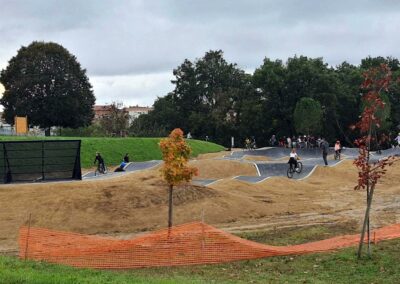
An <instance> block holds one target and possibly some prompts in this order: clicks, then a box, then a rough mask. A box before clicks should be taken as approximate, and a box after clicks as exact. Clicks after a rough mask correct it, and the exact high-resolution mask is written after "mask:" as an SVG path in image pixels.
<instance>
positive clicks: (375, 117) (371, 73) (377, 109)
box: [354, 64, 400, 258]
mask: <svg viewBox="0 0 400 284" xmlns="http://www.w3.org/2000/svg"><path fill="white" fill-rule="evenodd" d="M391 76H392V73H391V71H390V68H389V67H388V66H387V65H386V64H381V65H380V66H379V67H371V68H370V69H369V70H368V71H367V72H365V73H364V82H363V84H362V88H363V89H364V90H366V93H365V94H364V95H363V97H362V102H363V105H364V106H365V107H364V109H363V112H362V114H361V118H360V120H359V121H358V122H357V123H356V124H355V126H354V128H357V129H358V130H359V131H360V133H361V135H362V136H361V137H360V138H358V139H357V140H356V142H355V143H356V145H357V146H358V147H359V148H360V155H359V156H358V158H357V159H356V160H355V161H354V164H355V165H356V166H357V168H358V184H357V186H355V189H356V190H360V189H365V190H366V194H367V206H366V210H365V216H364V222H363V226H362V231H361V238H360V243H359V248H358V258H360V257H361V253H362V248H363V243H364V237H365V233H366V232H367V242H368V255H369V254H370V210H371V205H372V198H373V195H374V190H375V186H376V184H377V183H378V181H379V179H380V178H381V177H382V176H383V175H384V174H385V173H386V167H387V166H390V165H392V164H393V163H394V162H395V161H399V160H400V159H399V158H396V157H388V158H384V159H381V160H379V161H377V162H375V163H371V161H370V150H371V143H372V142H373V140H374V136H373V135H372V130H373V127H376V128H380V127H381V123H382V117H381V116H380V115H379V113H384V112H385V107H386V104H385V102H384V100H383V97H382V92H383V91H385V90H388V87H389V86H390V82H391V81H392V77H391Z"/></svg>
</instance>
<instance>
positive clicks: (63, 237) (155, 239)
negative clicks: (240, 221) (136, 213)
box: [19, 222, 400, 269]
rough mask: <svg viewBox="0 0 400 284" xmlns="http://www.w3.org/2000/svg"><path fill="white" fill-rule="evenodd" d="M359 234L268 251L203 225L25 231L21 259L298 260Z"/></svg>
mask: <svg viewBox="0 0 400 284" xmlns="http://www.w3.org/2000/svg"><path fill="white" fill-rule="evenodd" d="M372 236H373V239H374V241H375V242H377V241H380V240H387V239H393V238H398V237H400V224H396V225H391V226H387V227H383V228H380V229H377V230H375V231H374V232H373V234H372ZM358 241H359V235H346V236H339V237H335V238H331V239H327V240H322V241H317V242H311V243H306V244H301V245H294V246H282V247H279V246H269V245H264V244H260V243H255V242H252V241H248V240H244V239H241V238H239V237H236V236H234V235H231V234H229V233H226V232H224V231H222V230H219V229H216V228H214V227H212V226H210V225H207V224H204V223H200V222H198V223H189V224H185V225H180V226H175V227H172V228H171V229H170V230H168V229H164V230H160V231H157V232H154V233H149V234H147V235H143V236H140V237H136V238H134V239H131V240H119V239H115V238H106V237H98V236H90V235H82V234H75V233H69V232H60V231H53V230H48V229H43V228H32V227H31V228H28V227H21V229H20V234H19V247H20V252H19V255H20V257H21V258H25V259H34V260H45V261H49V262H55V263H62V264H66V265H71V266H75V267H88V268H101V269H106V268H110V269H127V268H139V267H155V266H176V265H192V264H208V263H223V262H230V261H237V260H245V259H256V258H263V257H269V256H277V255H291V254H293V255H298V254H305V253H312V252H322V251H329V250H334V249H338V248H343V247H349V246H353V245H356V244H357V243H358Z"/></svg>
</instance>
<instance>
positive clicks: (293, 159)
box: [288, 148, 300, 170]
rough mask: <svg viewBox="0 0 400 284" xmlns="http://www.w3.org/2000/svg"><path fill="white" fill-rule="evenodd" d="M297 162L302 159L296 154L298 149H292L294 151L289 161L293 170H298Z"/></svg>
mask: <svg viewBox="0 0 400 284" xmlns="http://www.w3.org/2000/svg"><path fill="white" fill-rule="evenodd" d="M297 160H300V158H299V156H298V155H297V153H296V148H292V151H291V152H290V155H289V161H288V164H289V165H290V169H291V170H295V169H297ZM293 166H294V168H293Z"/></svg>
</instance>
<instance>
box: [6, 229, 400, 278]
mask: <svg viewBox="0 0 400 284" xmlns="http://www.w3.org/2000/svg"><path fill="white" fill-rule="evenodd" d="M352 227H353V225H352V224H345V225H338V226H334V225H331V226H310V227H304V228H294V229H293V228H291V229H282V230H275V231H274V232H275V234H272V233H271V234H270V235H269V237H268V238H269V239H268V243H278V242H282V243H286V242H288V241H291V240H293V239H295V240H296V237H295V236H298V238H299V239H298V241H299V240H300V239H301V240H302V241H303V240H304V239H303V238H307V237H305V236H308V237H310V238H311V240H316V239H320V238H322V237H323V238H325V235H326V234H328V235H337V234H345V233H351V232H346V228H347V229H348V228H350V229H351V228H352ZM351 230H352V229H351ZM285 231H286V234H285V233H284V232H285ZM257 236H259V233H258V234H254V233H251V234H248V237H249V238H255V237H257ZM311 240H305V241H311ZM399 262H400V240H391V241H384V242H381V243H379V244H377V245H374V246H372V257H371V258H367V257H364V258H363V259H361V260H357V258H356V248H355V247H352V248H347V249H343V250H340V251H338V252H330V253H315V254H309V255H303V256H284V257H270V258H264V259H257V260H248V261H238V262H233V263H225V264H217V265H197V266H186V267H164V268H148V269H135V270H125V271H119V272H118V271H95V270H89V269H74V268H69V267H65V266H61V265H52V264H46V263H41V262H31V261H27V262H24V261H20V260H18V259H16V258H13V257H0V283H399V279H400V269H399Z"/></svg>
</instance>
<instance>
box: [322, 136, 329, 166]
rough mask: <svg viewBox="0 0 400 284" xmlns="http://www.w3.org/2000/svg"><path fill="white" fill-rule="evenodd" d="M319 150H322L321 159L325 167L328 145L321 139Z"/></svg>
mask: <svg viewBox="0 0 400 284" xmlns="http://www.w3.org/2000/svg"><path fill="white" fill-rule="evenodd" d="M321 148H322V158H323V159H324V163H325V166H327V165H328V159H327V156H328V150H329V144H328V142H326V140H325V139H324V138H322V141H321Z"/></svg>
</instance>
